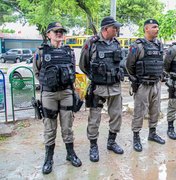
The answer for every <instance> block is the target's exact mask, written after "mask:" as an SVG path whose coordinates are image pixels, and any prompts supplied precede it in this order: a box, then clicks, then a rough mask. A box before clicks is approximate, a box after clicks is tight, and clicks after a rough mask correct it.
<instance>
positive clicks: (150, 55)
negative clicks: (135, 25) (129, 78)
mask: <svg viewBox="0 0 176 180" xmlns="http://www.w3.org/2000/svg"><path fill="white" fill-rule="evenodd" d="M136 43H137V44H139V43H142V44H143V48H144V57H143V58H142V59H138V60H137V61H136V75H137V76H138V77H139V78H145V77H147V78H148V79H150V78H152V79H155V78H156V79H158V78H160V77H161V75H162V73H163V66H164V62H163V49H162V48H161V46H160V45H157V44H151V43H148V42H147V41H146V40H145V39H137V40H136Z"/></svg>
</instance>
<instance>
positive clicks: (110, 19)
mask: <svg viewBox="0 0 176 180" xmlns="http://www.w3.org/2000/svg"><path fill="white" fill-rule="evenodd" d="M111 25H113V26H115V27H117V28H119V27H121V26H122V24H120V23H119V22H117V21H116V20H114V18H113V17H111V16H107V17H105V18H103V20H102V21H101V27H105V26H111Z"/></svg>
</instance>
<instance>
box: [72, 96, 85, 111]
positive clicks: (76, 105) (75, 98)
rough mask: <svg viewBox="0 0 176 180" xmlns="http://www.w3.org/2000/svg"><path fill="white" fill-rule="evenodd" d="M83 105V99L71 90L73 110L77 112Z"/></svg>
mask: <svg viewBox="0 0 176 180" xmlns="http://www.w3.org/2000/svg"><path fill="white" fill-rule="evenodd" d="M82 105H83V101H82V100H81V99H80V97H79V95H78V94H77V93H75V92H73V112H78V111H79V110H80V109H81V107H82Z"/></svg>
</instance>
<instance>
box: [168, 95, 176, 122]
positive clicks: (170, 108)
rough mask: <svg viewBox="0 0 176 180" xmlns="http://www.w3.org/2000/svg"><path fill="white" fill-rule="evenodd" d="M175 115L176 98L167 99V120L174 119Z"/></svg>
mask: <svg viewBox="0 0 176 180" xmlns="http://www.w3.org/2000/svg"><path fill="white" fill-rule="evenodd" d="M175 115H176V99H169V101H168V108H167V121H168V122H171V121H174V120H175Z"/></svg>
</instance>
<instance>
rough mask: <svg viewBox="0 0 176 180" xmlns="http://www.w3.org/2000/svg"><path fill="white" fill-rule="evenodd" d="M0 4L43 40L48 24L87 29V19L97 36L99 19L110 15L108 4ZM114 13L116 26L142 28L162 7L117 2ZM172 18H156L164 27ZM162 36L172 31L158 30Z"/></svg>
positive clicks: (147, 1)
mask: <svg viewBox="0 0 176 180" xmlns="http://www.w3.org/2000/svg"><path fill="white" fill-rule="evenodd" d="M1 3H2V4H3V6H2V7H3V8H5V6H6V7H8V8H6V9H9V11H10V14H12V12H18V13H19V15H20V16H19V17H20V18H21V19H26V20H27V21H28V22H29V24H31V25H36V26H37V27H38V30H39V31H40V32H41V34H42V35H43V36H44V34H45V29H46V26H47V24H48V23H50V22H52V21H60V22H61V23H62V24H63V25H64V26H66V27H68V28H71V27H74V26H77V27H87V19H88V21H89V26H88V27H89V28H91V29H92V31H93V33H94V34H96V29H98V28H99V24H100V21H101V19H102V18H103V17H104V16H108V15H109V14H110V0H109V1H103V0H94V1H92V0H59V1H58V0H11V1H7V0H0V5H1ZM2 7H1V9H2ZM116 10H117V11H116V12H117V13H116V17H117V20H118V21H119V22H121V23H123V24H126V25H129V24H136V25H138V26H140V27H141V28H142V27H143V22H144V21H145V20H146V19H148V18H151V16H152V18H154V17H153V15H155V16H156V15H157V14H161V12H162V11H163V4H161V3H160V1H159V0H118V1H117V8H116ZM10 14H9V15H10ZM173 16H174V14H172V15H171V14H169V15H168V16H166V20H164V19H165V16H164V15H163V16H158V17H157V18H158V19H161V20H162V23H164V22H167V21H168V19H167V18H169V17H173ZM173 19H174V18H173ZM169 21H170V20H169ZM2 22H4V21H2ZM162 23H161V24H162ZM167 27H168V26H167ZM141 32H142V31H141ZM161 32H163V33H162V35H164V37H166V36H167V38H168V37H169V36H171V34H172V33H174V30H173V28H172V27H168V28H167V31H166V30H164V29H163V30H162V29H161ZM172 35H173V34H172Z"/></svg>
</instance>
